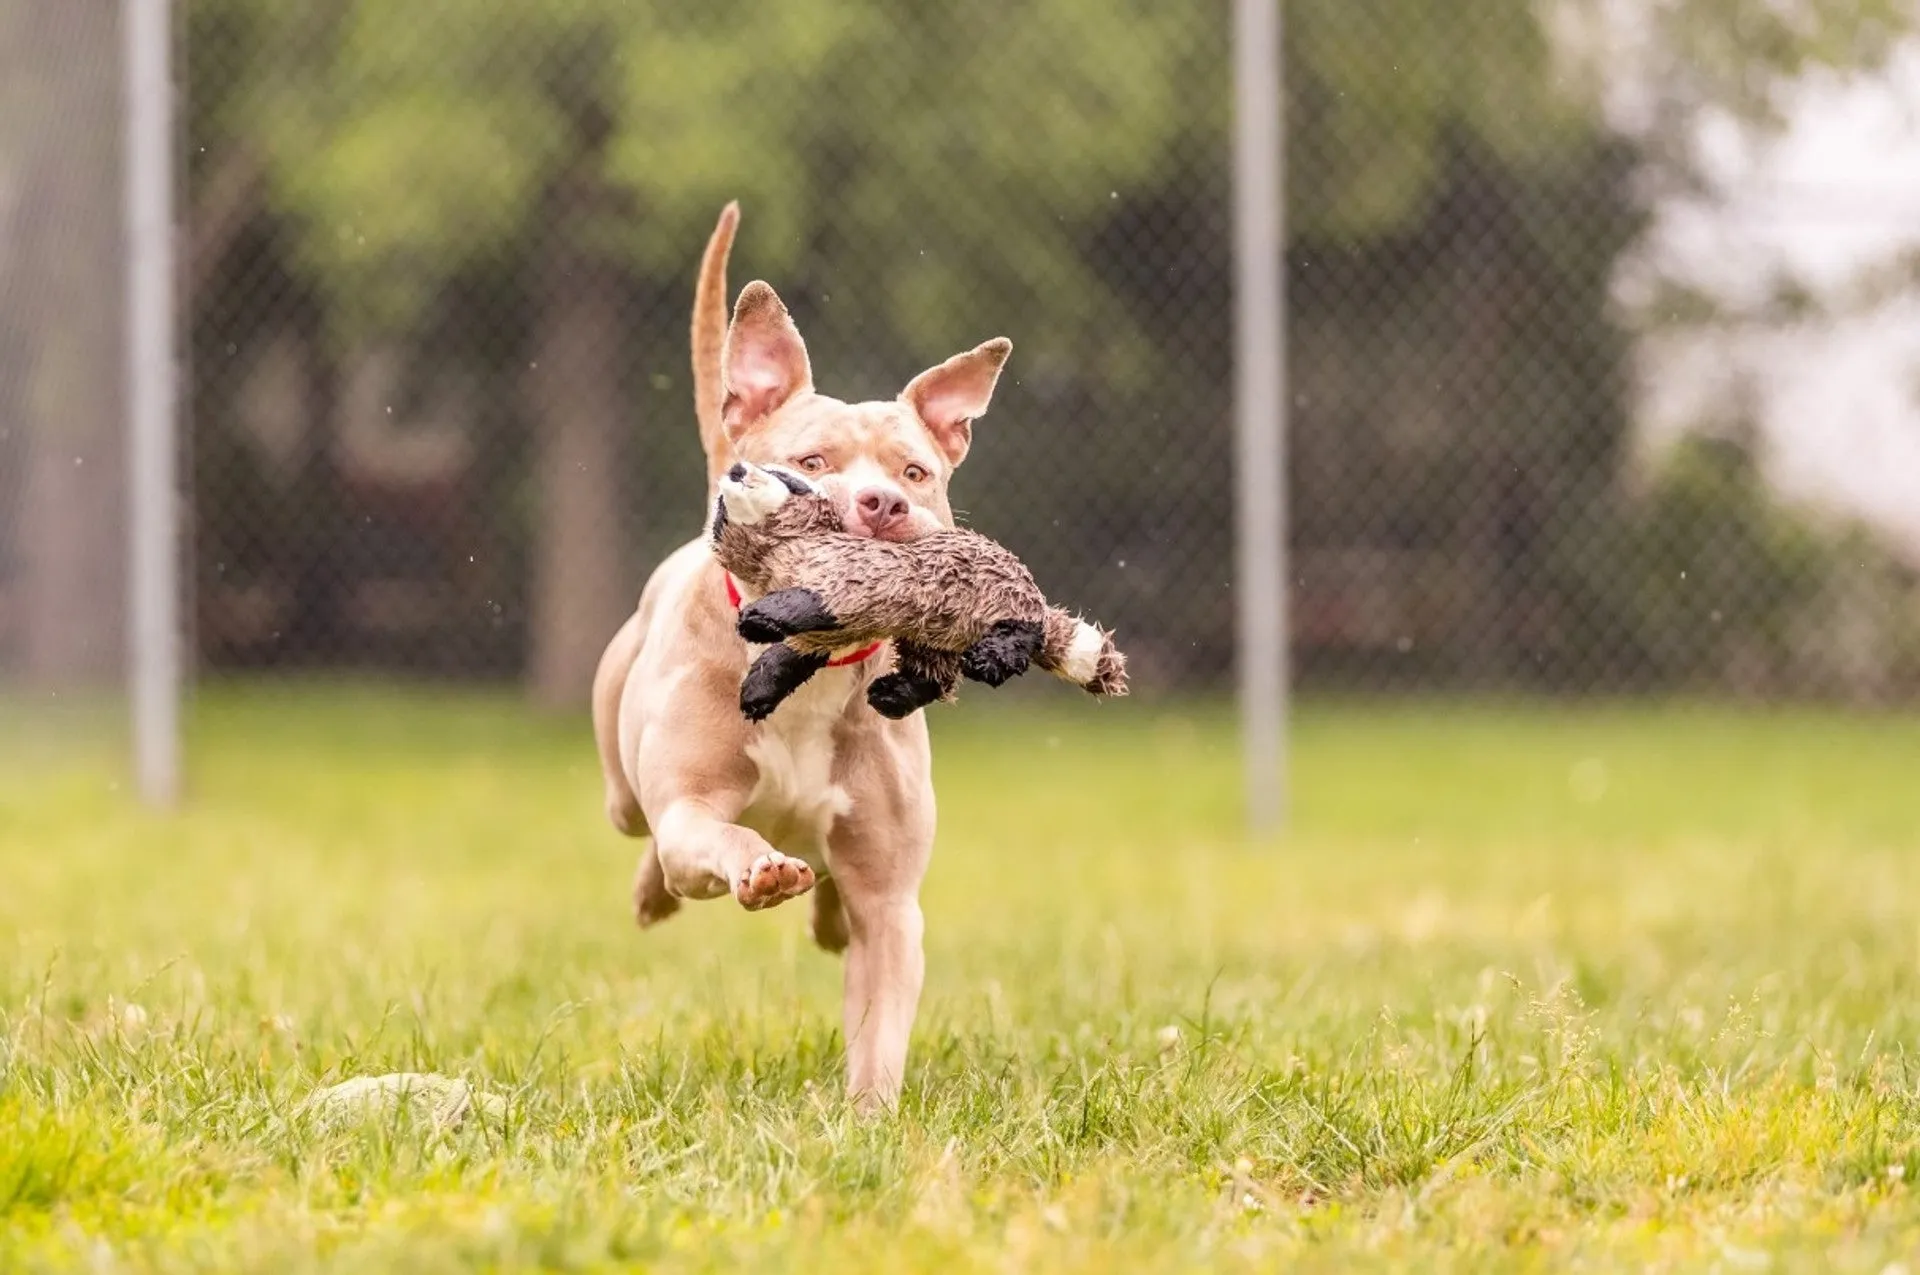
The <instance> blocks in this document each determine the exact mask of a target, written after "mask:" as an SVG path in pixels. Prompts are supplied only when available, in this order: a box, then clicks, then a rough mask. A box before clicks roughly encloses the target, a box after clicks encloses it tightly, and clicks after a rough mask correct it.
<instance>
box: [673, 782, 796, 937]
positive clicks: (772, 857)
mask: <svg viewBox="0 0 1920 1275" xmlns="http://www.w3.org/2000/svg"><path fill="white" fill-rule="evenodd" d="M741 804H742V805H744V802H742V803H741ZM737 814H738V810H737V809H736V810H733V811H722V810H717V809H715V808H714V807H713V806H712V805H711V804H710V803H709V802H706V801H701V800H697V799H692V798H683V799H681V800H678V801H674V802H672V803H671V804H670V805H668V806H667V808H666V810H665V811H664V812H663V813H662V814H661V816H660V818H659V819H658V820H656V821H654V824H653V838H654V841H653V850H654V853H655V854H657V855H658V856H659V859H660V870H661V872H662V874H663V875H664V876H665V877H666V882H667V889H668V890H670V891H671V892H673V893H674V894H676V895H679V896H680V897H681V898H683V899H712V898H717V897H719V896H720V895H722V894H729V893H730V894H732V895H733V897H734V898H735V899H736V900H738V901H739V904H740V906H741V907H743V908H745V909H747V910H748V911H749V912H757V911H759V910H760V909H762V908H770V907H773V906H774V905H776V904H780V903H785V902H786V901H787V900H788V899H791V898H794V897H796V896H797V895H802V894H805V893H806V892H807V891H808V890H811V889H812V888H813V869H812V868H810V867H808V866H807V865H806V864H805V863H803V862H802V861H801V860H799V859H790V858H788V857H787V856H786V855H784V854H781V853H780V852H779V851H778V850H775V849H774V848H773V847H772V846H770V845H768V844H767V841H766V839H765V838H764V837H762V836H761V835H760V834H759V833H757V832H755V831H753V829H751V828H743V827H741V826H740V825H739V824H737V823H734V822H732V819H731V818H730V817H728V816H729V815H737Z"/></svg>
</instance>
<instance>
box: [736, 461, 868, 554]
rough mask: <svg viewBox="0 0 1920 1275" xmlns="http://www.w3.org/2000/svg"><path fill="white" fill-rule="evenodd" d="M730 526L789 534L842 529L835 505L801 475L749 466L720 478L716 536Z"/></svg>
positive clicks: (771, 467)
mask: <svg viewBox="0 0 1920 1275" xmlns="http://www.w3.org/2000/svg"><path fill="white" fill-rule="evenodd" d="M729 523H733V524H737V525H738V526H742V527H756V528H761V529H764V530H767V531H772V532H776V533H780V534H789V535H798V534H801V533H803V532H807V531H834V530H839V529H840V519H839V516H838V514H837V513H836V512H835V510H834V507H833V504H832V502H831V501H830V500H828V499H827V497H826V495H825V494H824V493H823V492H821V491H820V489H819V488H817V487H815V486H814V485H813V484H812V483H810V482H808V481H807V480H806V479H805V478H804V477H802V476H801V475H800V474H798V473H796V472H794V471H793V470H791V469H787V468H785V467H784V466H780V465H748V464H745V463H741V464H736V465H735V466H734V467H733V468H732V469H729V470H728V471H727V472H726V474H725V475H723V476H722V477H721V479H720V496H719V499H718V500H717V501H716V502H715V504H714V511H713V525H712V527H711V528H710V531H711V533H712V535H713V537H714V538H715V539H718V538H719V536H720V533H721V531H722V530H724V529H725V528H726V526H727V525H728V524H729Z"/></svg>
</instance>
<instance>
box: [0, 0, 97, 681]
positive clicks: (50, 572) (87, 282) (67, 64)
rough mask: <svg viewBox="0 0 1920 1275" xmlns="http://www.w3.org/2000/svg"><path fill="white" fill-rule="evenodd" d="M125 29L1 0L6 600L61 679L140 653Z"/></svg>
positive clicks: (22, 651)
mask: <svg viewBox="0 0 1920 1275" xmlns="http://www.w3.org/2000/svg"><path fill="white" fill-rule="evenodd" d="M118 35H119V24H118V5H117V4H116V3H115V2H114V0H73V2H72V3H62V4H58V5H45V4H36V3H33V2H32V0H0V460H4V461H6V462H7V464H0V469H5V468H7V467H9V466H17V468H18V473H19V474H20V475H21V482H20V487H19V489H18V491H17V492H0V501H3V502H4V507H5V509H6V512H7V513H10V514H11V515H12V516H13V517H14V518H15V519H17V522H16V524H15V526H14V527H13V529H12V533H13V534H12V536H11V537H10V539H11V541H12V543H11V544H8V543H7V541H8V539H9V537H8V536H7V535H6V532H7V527H6V525H5V523H6V519H5V517H0V584H4V583H5V577H6V576H7V575H8V574H11V575H12V576H13V577H14V579H13V581H12V588H11V590H9V591H10V592H11V593H12V595H13V596H12V597H11V599H0V603H5V602H8V601H10V602H11V605H10V606H4V605H0V610H10V611H11V612H12V613H13V615H14V616H15V617H16V623H17V632H16V634H15V638H16V642H17V646H18V658H19V663H20V667H21V669H22V671H23V672H24V674H25V675H26V676H27V677H28V678H30V679H32V680H34V681H37V682H40V683H43V684H50V685H54V686H61V685H71V684H85V683H97V682H109V681H112V680H115V679H117V678H118V677H119V675H120V671H121V669H122V667H123V666H124V663H125V658H126V648H125V642H124V614H125V604H124V593H125V580H126V576H125V565H124V564H125V560H126V524H125V522H124V520H123V517H122V510H123V508H124V505H125V502H124V499H123V494H124V493H123V489H122V487H123V478H124V475H125V465H124V452H125V448H124V446H123V445H122V437H123V435H122V431H121V407H122V398H121V377H120V368H121V357H120V356H121V331H120V298H121V295H122V292H121V289H122V281H121V266H122V262H123V260H124V256H123V253H122V251H121V208H122V201H121V197H120V193H121V188H122V187H121V180H120V147H119V137H120V120H119V114H118V108H119V101H120V94H119V84H118V67H119V56H118V54H119V48H120V45H119V39H118ZM9 566H11V567H12V571H11V572H9V571H8V570H7V568H8V567H9Z"/></svg>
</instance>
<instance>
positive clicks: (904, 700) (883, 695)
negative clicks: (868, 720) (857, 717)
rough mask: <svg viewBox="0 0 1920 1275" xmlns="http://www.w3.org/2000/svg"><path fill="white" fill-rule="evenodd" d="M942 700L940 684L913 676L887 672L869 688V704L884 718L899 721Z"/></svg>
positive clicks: (929, 679) (877, 678)
mask: <svg viewBox="0 0 1920 1275" xmlns="http://www.w3.org/2000/svg"><path fill="white" fill-rule="evenodd" d="M939 698H940V683H938V682H936V681H934V680H933V679H932V678H930V677H915V676H913V675H912V674H910V673H888V674H887V675H886V676H885V677H876V678H874V679H873V682H872V684H870V685H869V686H868V687H867V703H869V704H871V705H872V706H873V711H874V712H876V713H878V714H880V716H882V717H887V718H891V719H892V720H894V721H896V722H897V721H899V720H900V719H901V718H903V717H908V716H911V715H912V714H914V713H916V712H918V711H919V710H921V709H923V708H925V707H926V706H927V705H929V704H932V703H934V702H936V701H938V700H939Z"/></svg>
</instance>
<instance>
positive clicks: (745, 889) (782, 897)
mask: <svg viewBox="0 0 1920 1275" xmlns="http://www.w3.org/2000/svg"><path fill="white" fill-rule="evenodd" d="M811 889H813V869H812V868H810V867H808V866H807V865H806V864H804V863H802V862H801V861H800V860H798V859H790V858H788V857H787V856H786V855H784V854H781V853H780V852H779V851H778V850H771V851H768V852H767V853H766V854H763V855H761V856H760V857H759V858H758V859H755V860H754V861H753V862H752V863H750V864H748V865H747V869H746V871H744V872H742V873H741V874H740V877H739V879H738V880H737V881H735V882H734V883H733V897H734V898H735V899H737V900H739V902H740V906H741V907H743V908H745V909H746V910H747V911H749V912H758V911H760V910H761V909H763V908H770V907H775V906H777V905H779V904H782V903H785V902H786V901H787V900H788V899H794V898H798V897H799V896H801V895H803V894H805V893H806V892H807V891H808V890H811Z"/></svg>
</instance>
